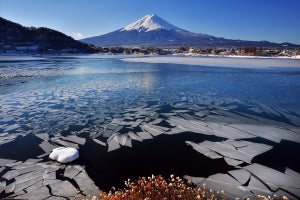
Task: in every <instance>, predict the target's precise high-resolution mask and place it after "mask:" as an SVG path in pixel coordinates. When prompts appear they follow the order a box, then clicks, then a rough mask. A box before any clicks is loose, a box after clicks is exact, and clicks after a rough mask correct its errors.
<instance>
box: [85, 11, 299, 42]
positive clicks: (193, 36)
mask: <svg viewBox="0 0 300 200" xmlns="http://www.w3.org/2000/svg"><path fill="white" fill-rule="evenodd" d="M80 41H82V42H84V43H87V44H93V45H97V46H135V45H136V46H182V45H184V46H205V47H245V46H258V47H283V46H284V47H300V45H296V44H291V43H274V42H269V41H266V40H262V41H248V40H239V39H225V38H222V37H215V36H211V35H207V34H202V33H193V32H190V31H187V30H184V29H181V28H178V27H176V26H174V25H173V24H170V23H169V22H167V21H165V20H164V19H162V18H160V17H159V16H157V15H146V16H144V17H142V18H140V19H138V20H137V21H135V22H133V23H130V24H129V25H127V26H124V27H123V28H120V29H118V30H116V31H113V32H110V33H106V34H103V35H99V36H94V37H89V38H84V39H81V40H80Z"/></svg>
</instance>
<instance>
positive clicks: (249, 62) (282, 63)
mask: <svg viewBox="0 0 300 200" xmlns="http://www.w3.org/2000/svg"><path fill="white" fill-rule="evenodd" d="M121 60H123V61H125V62H144V63H170V64H184V65H199V66H212V67H235V68H273V67H292V68H300V60H299V59H288V58H284V59H282V58H265V57H264V58H257V57H254V58H249V57H216V56H215V57H210V56H207V57H190V56H148V57H134V58H124V59H121Z"/></svg>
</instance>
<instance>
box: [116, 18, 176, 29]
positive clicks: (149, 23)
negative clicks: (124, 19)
mask: <svg viewBox="0 0 300 200" xmlns="http://www.w3.org/2000/svg"><path fill="white" fill-rule="evenodd" d="M157 29H167V30H182V29H180V28H178V27H176V26H174V25H172V24H170V23H168V22H166V21H165V20H163V19H162V18H160V17H158V16H157V15H146V16H145V17H143V18H141V19H139V20H137V21H135V22H133V23H131V24H129V25H127V26H125V27H124V28H123V29H121V30H120V31H133V30H137V31H138V32H142V31H143V32H148V31H153V30H157Z"/></svg>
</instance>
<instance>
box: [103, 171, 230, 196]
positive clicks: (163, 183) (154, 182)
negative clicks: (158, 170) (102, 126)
mask: <svg viewBox="0 0 300 200" xmlns="http://www.w3.org/2000/svg"><path fill="white" fill-rule="evenodd" d="M220 197H221V198H220ZM101 199H103V200H121V199H122V200H179V199H184V200H195V199H226V198H225V196H223V198H222V195H220V196H219V197H218V198H216V196H215V194H214V193H213V192H212V191H211V190H206V188H205V185H203V187H202V188H196V186H195V185H194V184H193V183H191V182H188V181H184V180H182V179H181V178H179V177H174V175H171V176H170V178H168V179H167V180H166V179H165V178H164V177H162V176H160V175H159V176H153V175H152V177H148V178H146V177H140V178H139V179H138V180H137V181H131V180H130V179H128V181H125V188H124V189H121V190H117V191H115V190H112V191H110V192H109V193H104V192H103V193H102V194H101Z"/></svg>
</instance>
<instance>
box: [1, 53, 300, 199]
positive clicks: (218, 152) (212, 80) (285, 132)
mask: <svg viewBox="0 0 300 200" xmlns="http://www.w3.org/2000/svg"><path fill="white" fill-rule="evenodd" d="M124 58H125V60H123V59H124ZM150 58H151V57H150ZM170 59H172V57H170ZM211 59H215V61H216V62H215V63H216V64H214V65H218V66H205V65H201V64H197V62H196V61H195V62H194V63H192V64H184V63H180V64H176V63H150V62H144V61H143V62H142V61H141V62H131V61H126V56H57V57H55V56H51V57H30V58H24V57H23V58H22V57H21V58H19V57H15V58H13V59H12V58H10V57H9V58H2V59H0V164H1V165H0V175H1V176H2V178H1V180H0V182H1V181H2V182H5V183H6V184H5V185H4V186H3V188H4V189H5V188H6V185H9V184H12V183H14V181H16V182H17V183H18V181H17V180H18V176H19V175H15V176H12V177H10V179H9V178H8V176H7V173H8V172H10V171H12V170H16V168H15V166H18V165H24V163H26V162H27V163H28V159H33V160H35V161H34V162H32V164H36V163H47V165H50V164H51V162H52V161H50V160H49V159H48V155H49V153H50V152H51V150H52V149H53V148H55V147H58V146H71V147H75V148H77V149H78V150H79V153H80V158H79V159H78V160H77V161H75V162H74V165H76V166H84V167H85V170H86V172H87V174H88V175H89V177H90V178H91V179H92V180H93V181H94V182H95V184H96V185H97V186H98V187H100V188H101V189H104V190H106V191H108V190H109V189H110V188H111V187H112V186H117V187H121V186H122V184H123V182H124V180H127V179H128V178H133V179H134V178H137V177H139V176H150V175H151V174H162V175H165V176H168V175H170V174H176V175H179V176H185V177H186V178H187V179H189V180H192V181H194V182H195V183H197V184H202V183H203V182H206V183H207V184H208V185H210V187H211V188H213V189H218V187H220V185H221V186H222V187H224V188H226V187H229V186H228V184H229V185H230V189H228V190H230V191H238V192H237V194H238V195H245V196H246V195H249V194H248V193H247V192H245V191H240V190H239V189H238V188H239V187H238V186H243V187H245V188H247V189H248V190H249V191H252V192H253V191H256V192H257V191H259V192H261V193H263V194H265V193H267V194H268V193H272V194H273V193H278V194H279V195H281V194H285V195H286V193H287V194H288V195H289V197H290V198H296V197H297V196H298V195H299V190H300V187H298V185H299V181H297V180H299V179H297V178H295V176H299V172H300V163H299V161H298V160H297V159H298V156H297V155H299V153H300V145H299V143H300V62H299V60H290V59H269V60H270V62H269V60H268V59H264V60H263V61H264V62H265V63H272V62H274V63H280V66H276V67H263V68H261V67H253V66H252V67H246V65H245V67H243V62H242V61H241V60H239V65H240V66H239V67H236V66H233V67H230V65H229V64H228V63H231V62H232V61H236V60H234V59H236V58H218V57H216V58H211ZM218 59H219V60H218ZM226 59H228V60H226ZM232 59H233V60H232ZM245 60H246V61H247V62H248V63H249V60H248V59H245ZM277 60H278V61H277ZM227 61H230V62H227ZM291 62H292V64H293V65H292V66H291V65H290V63H291ZM222 63H226V65H224V66H223V65H222ZM250 63H256V64H257V65H259V63H260V59H254V58H253V59H252V60H250ZM285 63H286V66H281V65H284V64H285ZM295 66H296V67H295ZM14 163H18V165H17V164H14ZM39 166H40V165H39ZM17 169H18V168H17ZM64 170H65V169H64ZM16 171H18V170H16ZM32 172H34V170H32V171H30V173H32ZM263 172H264V173H265V174H266V173H267V174H268V173H269V174H270V176H267V177H265V176H264V173H263ZM19 173H20V172H19ZM26 173H27V172H26ZM220 173H222V174H223V175H222V176H221V177H222V180H226V182H225V181H224V182H222V181H220V176H218V174H219V175H220ZM291 173H292V174H294V177H293V176H291ZM20 174H21V173H20ZM57 174H59V173H57ZM271 174H272V176H273V175H274V176H279V175H280V177H282V179H283V180H284V182H283V183H282V184H281V183H278V180H275V179H274V177H272V176H271ZM61 176H64V175H61ZM77 176H78V174H77V175H74V176H72V177H71V178H70V180H71V181H70V182H71V183H72V184H73V186H74V187H80V184H78V182H77V183H74V181H73V180H76V179H75V178H74V177H77ZM224 176H226V178H224ZM242 176H243V177H245V176H246V177H247V178H245V179H246V180H245V181H241V177H242ZM196 177H197V178H198V179H197V178H196ZM200 177H201V178H200ZM204 178H206V179H204ZM298 178H300V176H299V177H298ZM44 179H45V178H42V180H44ZM56 179H59V180H60V181H62V180H64V181H65V179H62V178H59V176H58V175H57V176H56ZM228 179H230V180H229V181H228ZM294 179H297V180H294ZM66 180H69V179H66ZM27 181H28V180H27ZM39 181H41V180H39ZM216 181H217V182H218V183H219V185H218V186H216V184H215V182H216ZM21 182H22V181H21ZM24 182H26V181H24ZM75 182H76V181H75ZM258 182H260V183H261V185H267V187H266V188H262V186H258V185H259V184H258ZM279 182H280V181H279ZM17 183H16V185H18V184H17ZM22 183H23V182H22ZM33 184H35V182H34V181H33V182H32V184H31V185H30V184H28V185H26V186H23V187H24V188H22V191H23V193H22V194H20V195H24V194H26V193H28V191H26V188H28V187H30V186H32V185H33ZM268 184H269V185H268ZM295 184H296V186H295ZM78 185H79V186H78ZM274 185H276V187H275V186H274ZM0 186H1V185H0ZM273 186H274V187H273ZM42 187H43V185H41V188H42ZM49 187H50V188H51V184H50V186H49ZM253 188H256V189H255V190H253ZM291 188H292V189H291ZM248 190H247V191H248ZM1 192H2V191H1V190H0V197H1V194H2V195H3V197H9V196H10V195H14V194H18V191H14V190H12V191H9V192H7V191H6V190H4V191H3V192H2V193H1ZM234 194H236V193H234ZM234 194H231V193H230V194H229V196H230V195H231V196H234ZM17 196H18V195H17ZM21 197H22V196H21Z"/></svg>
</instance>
